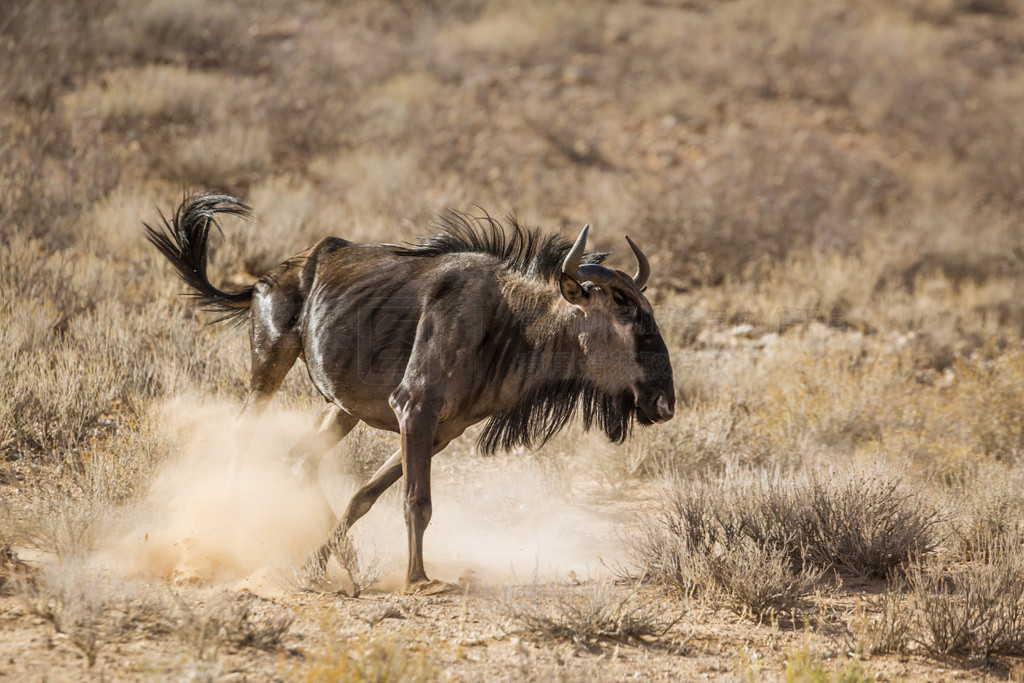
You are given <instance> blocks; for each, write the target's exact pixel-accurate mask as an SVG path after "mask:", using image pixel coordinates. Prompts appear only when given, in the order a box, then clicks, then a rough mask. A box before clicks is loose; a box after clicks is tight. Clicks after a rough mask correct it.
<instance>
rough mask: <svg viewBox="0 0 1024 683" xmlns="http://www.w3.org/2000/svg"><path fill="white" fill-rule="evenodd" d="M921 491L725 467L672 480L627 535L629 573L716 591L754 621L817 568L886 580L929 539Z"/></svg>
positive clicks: (793, 599)
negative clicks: (720, 472)
mask: <svg viewBox="0 0 1024 683" xmlns="http://www.w3.org/2000/svg"><path fill="white" fill-rule="evenodd" d="M938 523H939V516H938V514H937V512H936V511H935V510H934V509H932V507H931V506H930V505H929V503H928V501H927V500H925V499H924V498H923V497H922V495H921V494H919V493H916V492H914V491H913V490H912V489H908V488H907V487H906V486H905V485H903V484H902V483H900V482H899V480H898V479H895V478H893V477H886V476H884V475H881V474H871V473H856V472H855V473H847V472H830V473H827V474H826V473H814V472H811V473H802V474H796V475H784V474H783V473H781V472H778V471H776V472H774V473H772V472H765V471H760V472H741V471H735V470H733V471H730V472H727V473H726V474H725V475H724V476H722V477H720V478H717V479H703V480H698V481H696V482H686V481H685V480H684V481H678V482H676V483H675V484H674V485H672V486H670V487H668V488H667V489H666V490H665V492H664V493H663V494H662V497H661V501H660V505H659V507H658V508H657V509H656V510H655V511H654V512H653V513H652V514H651V515H649V516H647V517H642V518H641V519H640V520H639V524H638V526H637V528H636V529H635V531H634V532H631V533H630V534H629V535H628V536H627V537H626V538H625V541H626V543H627V546H628V547H629V550H630V553H631V555H632V562H633V569H634V572H635V574H636V575H638V576H641V577H644V578H647V579H650V580H653V581H656V582H659V583H665V584H668V585H673V586H676V587H677V588H679V589H680V590H681V591H683V592H684V593H686V594H692V593H703V594H709V595H714V594H716V593H722V594H723V595H725V596H726V597H727V598H728V599H730V600H731V601H732V602H733V603H734V605H735V607H736V608H737V609H738V610H740V611H743V610H748V611H749V612H750V613H751V614H752V615H753V616H755V617H756V618H758V619H762V618H764V617H766V616H769V615H771V614H773V613H778V612H792V611H793V610H795V609H796V608H797V606H798V605H799V601H800V598H801V597H802V596H803V595H806V594H807V593H808V592H810V591H811V590H812V588H813V587H814V586H815V585H816V583H817V582H818V580H819V579H820V578H821V576H822V572H823V571H825V570H837V569H838V570H844V571H847V572H851V573H854V574H857V575H874V576H883V577H884V576H886V575H888V574H889V573H890V572H892V571H893V570H895V569H897V568H900V567H903V566H904V565H905V564H906V563H907V562H908V561H909V560H910V559H911V558H914V557H917V556H919V555H921V554H925V553H928V552H930V551H931V550H932V549H933V548H934V546H935V544H936V542H937V525H938Z"/></svg>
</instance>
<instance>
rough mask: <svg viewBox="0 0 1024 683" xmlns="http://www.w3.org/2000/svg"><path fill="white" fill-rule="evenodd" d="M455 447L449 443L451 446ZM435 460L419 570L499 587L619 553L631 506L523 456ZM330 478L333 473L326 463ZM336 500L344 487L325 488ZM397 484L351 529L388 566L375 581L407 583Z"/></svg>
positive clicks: (597, 565)
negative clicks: (588, 494)
mask: <svg viewBox="0 0 1024 683" xmlns="http://www.w3.org/2000/svg"><path fill="white" fill-rule="evenodd" d="M453 446H455V444H453ZM454 450H455V452H453V453H451V454H447V453H444V452H442V453H441V454H439V455H437V456H435V457H434V461H433V465H432V468H431V469H432V475H431V493H432V501H433V517H432V519H431V522H430V526H429V527H427V531H426V534H425V535H424V541H423V544H424V553H423V554H424V563H425V565H426V570H427V575H428V576H430V577H431V578H433V579H441V580H443V581H448V582H450V583H461V582H463V581H465V580H467V578H468V580H470V581H471V582H478V583H479V584H482V585H501V584H505V583H509V582H524V581H531V580H533V579H537V580H542V581H547V580H565V579H566V578H567V577H568V576H569V575H570V572H575V574H576V575H577V576H578V577H579V578H580V579H585V578H587V577H593V576H596V575H599V574H604V573H607V572H608V568H609V567H612V568H614V567H616V566H617V565H620V564H622V562H623V560H624V549H623V546H622V542H621V539H620V534H619V528H620V526H621V525H622V524H624V523H627V522H628V521H629V512H628V511H627V510H626V509H625V508H624V507H623V506H621V505H620V504H616V503H614V502H613V501H610V500H602V501H601V502H600V503H598V502H594V501H592V500H587V501H585V500H583V496H582V495H581V491H582V489H584V488H585V487H586V486H587V485H588V484H587V482H582V481H569V479H568V477H563V476H557V475H553V474H552V472H551V471H550V468H547V469H546V468H544V467H542V466H541V464H540V463H539V462H538V460H537V459H534V458H529V457H528V456H523V455H507V456H492V457H480V456H474V455H469V454H467V453H465V452H460V449H457V448H456V449H454ZM322 472H323V473H324V474H325V475H326V478H327V479H328V480H334V481H342V480H341V479H335V478H334V477H333V476H332V475H330V474H328V473H327V472H326V471H325V470H323V471H322ZM328 491H329V495H330V498H331V500H332V502H334V501H341V504H342V505H344V503H345V502H347V496H348V495H349V494H350V491H337V490H332V489H331V488H329V489H328ZM400 492H401V485H400V484H399V485H396V486H395V487H393V489H392V490H391V491H389V492H388V494H385V496H383V497H382V498H381V499H380V500H379V501H378V502H377V504H376V505H375V506H374V507H373V509H371V510H370V512H369V513H368V514H367V515H366V516H365V517H364V518H363V519H361V520H360V521H359V523H358V524H356V526H355V527H354V528H353V531H352V533H353V537H354V540H355V543H356V546H357V548H359V549H360V551H361V552H362V553H364V554H369V555H371V556H373V555H383V556H384V557H386V558H387V559H388V560H390V564H389V569H390V570H391V571H389V572H388V573H387V575H386V576H385V577H384V579H383V580H382V581H381V583H380V584H378V587H379V588H382V589H388V590H393V589H398V588H401V587H402V586H403V585H404V582H405V563H406V552H407V551H406V544H407V541H406V532H405V520H404V517H403V514H402V503H401V497H400Z"/></svg>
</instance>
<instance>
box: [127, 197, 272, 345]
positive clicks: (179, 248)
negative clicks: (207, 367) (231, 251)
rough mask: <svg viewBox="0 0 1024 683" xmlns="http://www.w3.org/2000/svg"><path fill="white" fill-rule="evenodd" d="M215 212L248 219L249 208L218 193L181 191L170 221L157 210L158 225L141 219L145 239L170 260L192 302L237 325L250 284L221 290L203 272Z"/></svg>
mask: <svg viewBox="0 0 1024 683" xmlns="http://www.w3.org/2000/svg"><path fill="white" fill-rule="evenodd" d="M217 214H227V215H230V216H241V217H242V218H246V219H248V218H249V217H251V216H252V209H250V208H249V207H248V206H246V205H245V204H243V203H242V202H240V201H239V200H237V199H235V198H234V197H229V196H227V195H222V194H207V193H198V194H192V195H187V194H186V195H185V197H184V199H183V200H182V202H181V205H180V206H179V207H178V209H177V211H175V212H174V218H173V219H172V220H170V221H168V220H167V218H166V217H164V214H163V212H160V220H161V222H162V225H160V226H159V227H157V228H154V227H152V226H151V225H149V224H148V223H143V226H145V228H146V239H148V240H149V241H150V242H151V243H152V244H153V246H154V247H156V248H157V249H159V250H160V253H161V254H163V255H164V256H166V257H167V260H168V261H170V262H171V265H173V266H174V269H175V270H176V271H177V275H178V277H179V278H181V280H182V281H183V282H184V283H185V284H186V285H188V286H189V287H191V288H192V289H193V290H194V291H191V292H188V293H187V296H189V297H191V298H192V299H193V300H194V301H195V302H196V304H197V305H198V306H199V307H200V308H202V309H203V310H205V311H211V312H213V313H218V314H220V317H219V318H217V319H216V320H213V321H212V322H221V321H227V322H230V323H232V324H236V325H240V324H242V323H243V322H245V320H246V319H247V318H248V316H249V304H250V303H251V301H252V293H253V287H246V288H244V289H241V290H239V291H237V292H223V291H221V290H219V289H217V288H216V287H214V286H213V284H211V283H210V280H209V278H208V277H207V275H206V261H207V240H208V238H209V236H210V226H211V225H214V226H216V228H217V230H218V231H220V224H219V223H218V222H217Z"/></svg>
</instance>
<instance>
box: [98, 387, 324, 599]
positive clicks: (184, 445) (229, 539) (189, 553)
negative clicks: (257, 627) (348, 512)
mask: <svg viewBox="0 0 1024 683" xmlns="http://www.w3.org/2000/svg"><path fill="white" fill-rule="evenodd" d="M236 411H237V408H228V407H224V406H216V405H196V404H190V403H187V402H184V401H173V402H170V403H169V404H167V405H166V406H164V408H163V409H162V411H161V413H160V420H161V426H162V427H163V428H164V430H166V432H167V433H170V434H175V435H177V438H175V439H174V440H175V441H177V442H179V443H180V444H181V446H180V451H179V452H178V454H177V456H176V457H172V458H170V459H169V460H168V461H167V462H165V463H164V464H163V465H162V466H161V469H160V471H159V472H158V473H157V475H156V477H155V478H154V481H153V483H152V486H151V487H150V490H149V493H148V495H147V496H146V498H145V500H144V501H143V504H142V505H141V510H140V513H139V515H138V517H137V523H136V524H135V525H134V527H133V528H132V529H131V530H130V531H129V532H128V533H127V534H125V535H123V536H121V537H120V538H117V539H116V540H115V541H114V542H113V543H112V546H111V547H110V548H107V549H106V552H107V554H108V555H111V556H114V557H116V558H117V564H119V565H121V566H122V568H123V569H124V570H125V571H127V572H128V573H134V574H140V575H148V576H157V577H160V578H164V579H168V580H171V581H173V582H176V583H198V584H224V583H236V582H238V581H241V580H243V579H246V578H247V577H250V576H252V575H254V574H256V573H259V572H261V571H267V570H268V569H270V570H273V571H276V572H280V573H282V574H281V575H282V577H284V576H287V575H288V573H289V572H291V570H293V569H295V568H297V567H299V566H301V563H302V561H303V558H304V557H305V556H306V555H307V554H308V553H309V552H311V551H312V550H313V549H314V548H315V547H316V546H317V544H318V543H320V542H322V541H323V539H324V538H325V537H326V534H327V530H328V523H329V521H330V517H329V515H330V509H329V507H328V506H327V504H326V500H325V499H324V498H323V496H322V495H321V494H320V493H319V491H318V490H317V489H315V488H313V487H302V486H300V485H299V484H298V482H297V480H296V479H295V478H294V477H293V476H292V475H291V473H290V472H289V470H288V468H287V467H286V466H285V464H284V462H283V459H284V456H285V454H286V453H287V452H288V449H289V447H290V446H292V445H293V444H294V443H295V442H296V441H297V440H298V439H299V437H300V436H301V435H302V433H303V432H304V431H305V430H306V429H308V428H309V427H310V426H311V422H312V420H311V419H310V418H309V416H297V415H293V414H288V413H281V412H276V411H275V412H273V413H268V414H267V415H266V416H264V417H261V418H260V419H259V420H255V421H246V422H241V423H240V422H238V421H236V419H235V417H234V414H235V412H236Z"/></svg>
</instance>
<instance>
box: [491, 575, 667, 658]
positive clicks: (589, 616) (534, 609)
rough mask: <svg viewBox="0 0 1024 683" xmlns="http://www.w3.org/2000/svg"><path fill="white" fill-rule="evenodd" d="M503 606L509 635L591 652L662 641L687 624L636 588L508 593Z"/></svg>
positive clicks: (595, 585) (540, 589) (591, 586)
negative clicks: (617, 644)
mask: <svg viewBox="0 0 1024 683" xmlns="http://www.w3.org/2000/svg"><path fill="white" fill-rule="evenodd" d="M498 606H499V609H500V612H501V613H502V615H503V617H504V618H505V620H506V624H505V626H504V627H503V628H504V630H505V631H506V632H507V633H522V634H527V635H529V636H532V637H534V638H537V639H541V640H567V641H570V642H572V643H573V645H575V646H576V647H579V648H585V649H588V650H594V649H597V647H598V645H599V644H600V643H601V642H605V641H617V642H627V643H628V642H639V643H642V642H644V638H648V637H653V638H659V637H661V636H663V635H665V633H667V632H668V630H669V629H670V628H672V627H673V626H674V625H675V624H676V623H678V621H679V620H680V619H681V618H682V616H681V615H680V616H677V617H675V618H672V617H670V616H669V615H667V614H666V612H667V610H666V608H665V606H664V605H663V604H661V603H659V601H658V600H657V598H656V597H653V598H652V596H650V595H646V594H644V593H643V592H641V591H640V590H639V589H638V588H636V587H634V588H629V589H622V588H616V587H615V586H614V585H613V584H612V583H610V582H608V581H599V582H594V583H592V584H589V585H586V586H583V587H582V588H580V589H579V590H569V589H567V588H566V587H564V586H559V587H551V588H545V587H542V586H539V585H531V586H525V587H513V588H509V589H506V590H505V591H503V594H502V596H501V599H500V602H499V603H498Z"/></svg>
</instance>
